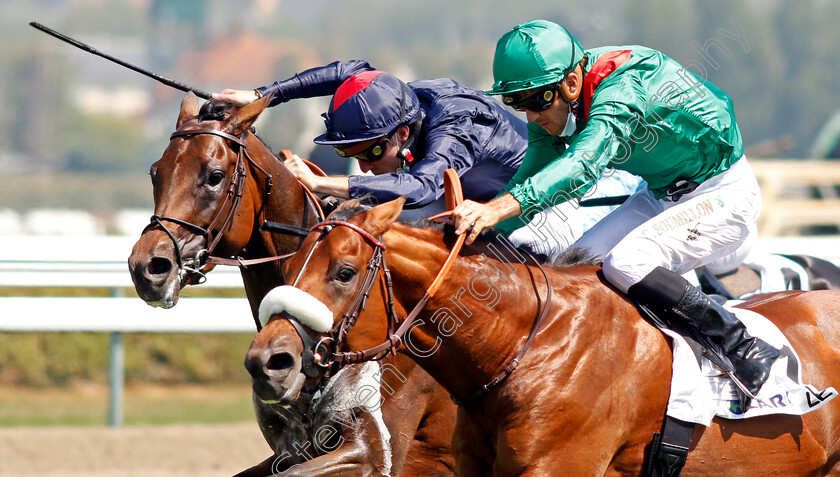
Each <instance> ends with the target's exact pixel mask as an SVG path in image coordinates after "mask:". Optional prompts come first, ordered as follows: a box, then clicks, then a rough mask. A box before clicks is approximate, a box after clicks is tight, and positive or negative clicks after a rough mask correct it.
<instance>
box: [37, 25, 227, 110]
mask: <svg viewBox="0 0 840 477" xmlns="http://www.w3.org/2000/svg"><path fill="white" fill-rule="evenodd" d="M29 26H31V27H33V28H35V29H37V30H41V31H42V32H44V33H46V34H48V35H50V36H54V37H55V38H58V39H59V40H61V41H63V42H66V43H69V44H71V45H73V46H75V47H76V48H79V49H82V50H84V51H86V52H88V53H93V54H94V55H96V56H100V57H102V58H105V59H106V60H108V61H112V62H114V63H116V64H118V65H120V66H124V67H126V68H128V69H130V70H134V71H136V72H138V73H140V74H142V75H145V76H148V77H149V78H152V79H153V80H157V81H159V82H161V83H163V84H165V85H166V86H171V87H173V88H175V89H179V90H181V91H192V92H193V93H195V95H196V96H198V97H199V98H203V99H210V93H208V92H206V91H202V90H200V89H198V88H193V87H192V86H189V85H185V84H183V83H179V82H177V81H175V80H171V79H169V78H166V77H164V76H161V75H159V74H157V73H152V72H151V71H148V70H145V69H143V68H140V67H139V66H134V65H132V64H131V63H127V62H125V61H123V60H121V59H119V58H114V57H113V56H111V55H109V54H106V53H103V52H101V51H98V50H97V49H96V48H93V47H92V46H90V45H87V44H85V43H82V42H80V41H78V40H74V39H73V38H70V37H69V36H67V35H63V34H61V33H59V32H57V31H55V30H53V29H51V28H47V27H45V26H44V25H41V24H40V23H38V22H29Z"/></svg>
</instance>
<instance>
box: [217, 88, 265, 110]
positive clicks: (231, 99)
mask: <svg viewBox="0 0 840 477" xmlns="http://www.w3.org/2000/svg"><path fill="white" fill-rule="evenodd" d="M210 96H211V97H212V98H213V99H215V100H217V101H224V102H226V103H230V104H232V105H234V106H236V107H239V108H241V107H242V106H246V105H249V104H251V103H253V102H254V101H256V100H257V99H258V98H257V93H256V91H254V90H253V89H247V90H246V89H225V90H222V92H221V93H213V94H211V95H210Z"/></svg>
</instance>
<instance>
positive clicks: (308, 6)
mask: <svg viewBox="0 0 840 477" xmlns="http://www.w3.org/2000/svg"><path fill="white" fill-rule="evenodd" d="M533 18H546V19H549V20H553V21H556V22H558V23H561V24H563V25H565V26H567V27H568V28H569V30H570V31H571V32H572V33H574V34H575V35H576V36H578V38H579V39H580V41H581V42H582V43H583V45H584V47H595V46H602V45H610V44H612V45H622V44H641V45H645V46H649V47H652V48H656V49H659V50H661V51H663V52H664V53H665V54H667V55H668V56H671V57H672V58H674V59H676V60H678V61H681V62H684V63H685V62H691V61H695V62H697V63H701V64H704V65H705V66H706V68H707V72H708V78H707V79H708V80H710V81H712V82H714V83H715V84H717V85H718V86H720V87H721V88H722V89H723V90H724V91H726V92H727V93H728V94H729V95H730V96H731V97H732V98H733V99H734V101H735V106H736V112H737V115H738V119H739V122H740V125H741V128H742V132H743V136H744V140H745V143H746V146H747V149H748V154H752V155H753V156H769V157H789V158H808V157H809V156H810V155H811V154H812V146H813V144H814V141H815V139H816V138H817V135H818V133H819V132H820V129H821V128H822V127H823V125H825V124H826V123H827V122H828V120H829V119H830V118H831V117H832V116H833V115H834V114H835V113H836V112H837V110H838V109H840V99H838V92H837V89H836V88H835V87H834V84H835V81H836V80H835V78H837V77H838V74H840V61H837V54H836V53H835V51H834V48H835V45H837V44H838V43H840V29H837V28H835V25H834V24H835V23H836V21H837V19H838V18H840V2H835V1H830V0H799V1H796V2H794V1H792V0H775V1H760V0H674V1H671V2H661V1H658V0H639V1H633V2H630V1H619V0H600V1H592V2H586V3H585V6H584V4H583V3H582V2H517V3H516V4H515V5H514V4H513V3H511V2H509V1H505V2H503V1H499V0H485V1H480V2H477V1H476V2H472V1H468V2H452V1H443V0H425V1H421V2H406V1H385V0H345V1H343V2H332V1H327V0H312V1H308V2H290V1H281V0H249V1H241V2H235V3H229V2H223V1H221V0H179V1H165V0H110V1H103V0H6V1H4V2H3V3H2V4H0V25H2V28H0V65H2V68H0V100H2V103H1V104H3V107H2V108H0V166H2V167H3V168H4V172H6V173H8V172H15V171H18V172H44V171H46V172H59V171H76V172H85V171H90V172H112V173H114V172H117V173H127V174H144V173H145V171H146V170H147V169H148V166H149V165H150V164H151V163H152V162H153V161H154V160H155V159H157V157H158V156H159V155H160V153H161V151H163V149H164V148H165V144H166V141H167V137H168V134H169V133H170V132H171V130H172V129H173V128H174V121H175V118H176V116H177V110H178V103H179V101H180V100H181V98H182V97H183V94H182V93H180V92H178V91H175V90H172V89H170V88H167V87H165V86H162V85H158V84H157V83H155V82H154V81H152V80H150V79H148V78H145V77H143V76H141V75H138V74H136V73H133V72H131V71H129V70H125V69H123V68H121V67H119V66H117V65H114V64H110V63H108V62H107V61H105V60H103V59H101V58H98V57H95V56H93V55H90V54H87V53H84V52H82V51H81V50H77V49H75V48H73V47H71V46H69V45H66V44H63V43H61V42H59V41H58V40H55V39H53V38H50V37H48V36H46V35H44V34H42V33H40V32H37V31H36V30H34V29H32V28H30V27H29V26H28V23H29V22H30V21H38V22H40V23H43V24H45V25H47V26H49V27H51V28H54V29H56V30H58V31H61V32H63V33H65V34H67V35H69V36H71V37H74V38H77V39H79V40H81V41H84V42H87V43H89V44H91V45H92V46H94V47H95V48H98V49H100V50H101V51H104V52H107V53H109V54H112V55H114V56H117V57H120V58H122V59H124V60H126V61H129V62H132V63H135V64H138V65H140V66H143V67H146V68H148V69H150V70H153V71H155V72H158V73H160V74H162V75H164V76H169V77H172V78H173V79H176V80H179V81H181V82H184V83H188V84H193V85H195V86H196V87H199V88H201V89H204V90H207V91H215V90H219V89H221V88H224V87H235V88H253V87H256V86H260V85H263V84H265V83H268V82H271V81H273V80H277V79H283V78H286V77H288V76H290V75H292V74H294V73H295V72H297V71H299V70H301V69H305V68H309V67H312V66H317V65H320V64H325V63H328V62H331V61H334V60H339V59H341V60H347V59H352V58H363V59H367V60H369V61H370V62H371V63H372V64H373V65H374V66H376V67H378V68H381V69H387V70H389V71H392V72H394V73H395V74H397V75H399V76H401V77H402V78H403V79H404V80H413V79H417V78H420V77H441V76H448V77H452V78H454V79H456V80H458V81H460V82H463V83H466V84H468V85H471V86H474V87H477V88H482V89H486V88H487V87H489V86H490V84H491V82H492V74H491V64H492V55H493V49H494V47H495V42H496V40H497V39H498V37H499V36H500V35H501V34H502V33H504V32H505V31H507V30H508V29H509V28H511V27H512V26H513V25H515V24H517V23H520V22H522V21H525V20H528V19H533ZM721 30H724V31H726V32H730V33H734V32H737V31H739V30H740V31H742V32H743V37H744V40H745V43H744V44H743V45H741V44H739V43H736V42H734V41H732V40H726V39H724V40H723V41H724V44H725V45H726V46H727V47H728V51H723V50H721V49H716V48H715V47H714V46H711V47H710V48H709V49H708V50H707V54H708V55H709V56H711V57H712V61H714V62H715V64H716V66H717V68H714V67H712V66H711V64H710V63H708V62H705V63H704V57H703V55H702V54H701V52H700V50H698V46H699V45H705V44H707V42H708V41H709V40H712V39H714V38H718V39H720V38H723V37H721ZM727 53H728V54H727ZM326 105H327V99H313V100H306V101H295V102H292V103H289V104H286V105H283V106H280V107H278V108H273V109H272V110H270V111H269V112H268V113H267V114H266V115H265V116H264V118H262V119H261V120H260V123H258V129H259V132H260V135H261V137H263V138H264V139H265V140H266V141H267V142H268V143H269V144H272V145H273V146H274V147H275V149H281V148H286V149H294V150H295V151H296V152H299V153H301V154H303V155H312V154H313V145H312V142H311V138H312V137H314V136H315V135H317V134H319V133H320V131H321V129H322V127H323V126H322V122H321V118H320V116H319V114H320V112H322V111H323V110H324V109H326ZM316 155H317V153H316Z"/></svg>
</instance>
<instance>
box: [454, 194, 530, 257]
mask: <svg viewBox="0 0 840 477" xmlns="http://www.w3.org/2000/svg"><path fill="white" fill-rule="evenodd" d="M520 213H521V209H520V206H519V202H517V201H516V199H514V198H513V196H512V195H510V194H504V195H502V196H499V197H496V198H495V199H493V200H491V201H490V202H488V203H486V204H482V203H479V202H473V201H471V200H465V201H464V202H463V203H461V205H459V206H457V207H455V208H454V209H453V210H452V218H453V219H454V220H455V233H456V234H458V235H461V234H463V233H467V234H468V235H467V240H466V244H467V245H469V244H471V243H473V241H475V239H476V237H478V234H479V233H481V231H482V230H484V229H486V228H489V227H495V226H496V224H498V223H499V222H501V221H503V220H506V219H509V218H511V217H515V216H516V215H519V214H520Z"/></svg>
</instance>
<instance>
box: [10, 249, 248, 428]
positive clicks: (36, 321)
mask: <svg viewBox="0 0 840 477" xmlns="http://www.w3.org/2000/svg"><path fill="white" fill-rule="evenodd" d="M135 241H136V237H110V236H107V237H101V236H89V237H58V238H56V237H42V236H3V235H0V294H2V293H3V292H4V291H5V294H7V295H8V294H9V293H10V290H12V291H13V290H14V289H20V288H23V289H30V290H31V289H33V288H34V289H39V288H52V289H58V290H61V289H67V290H69V289H73V288H107V289H110V294H111V296H110V297H102V298H90V297H73V296H48V297H46V296H26V297H23V296H0V332H7V333H54V332H93V333H109V334H110V335H111V341H110V367H109V369H110V378H109V379H110V388H111V397H110V406H109V412H108V421H109V424H110V425H111V426H113V427H119V426H121V425H122V421H123V388H124V382H125V374H124V356H125V350H124V346H123V340H122V334H123V333H254V332H255V330H256V327H255V325H254V320H253V318H252V317H251V308H250V306H249V305H248V300H246V299H245V298H195V297H188V296H187V297H182V298H181V300H180V301H179V302H178V304H177V305H176V306H175V307H174V308H171V309H169V310H164V309H160V308H152V307H151V306H149V305H147V304H146V303H144V302H143V301H142V300H141V299H139V298H137V297H126V296H125V295H126V290H133V288H134V285H133V284H132V282H131V277H130V275H129V272H128V263H127V259H128V256H129V254H130V253H131V247H132V246H133V244H134V242H135ZM201 287H202V288H218V289H224V288H227V289H240V288H242V278H241V276H240V274H239V270H238V269H237V268H235V267H216V268H215V269H214V270H213V271H212V272H211V273H210V274H208V277H207V282H206V283H204V284H202V285H201ZM4 288H5V290H4ZM29 293H31V291H30V292H29ZM130 293H131V294H133V293H134V292H133V291H130ZM50 294H51V295H56V294H57V295H61V292H60V291H59V292H53V293H50ZM243 353H244V350H243Z"/></svg>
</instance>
